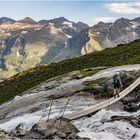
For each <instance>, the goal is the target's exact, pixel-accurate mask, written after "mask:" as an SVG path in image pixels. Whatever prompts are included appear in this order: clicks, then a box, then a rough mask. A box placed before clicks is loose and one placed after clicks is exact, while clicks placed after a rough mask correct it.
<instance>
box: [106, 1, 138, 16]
mask: <svg viewBox="0 0 140 140" xmlns="http://www.w3.org/2000/svg"><path fill="white" fill-rule="evenodd" d="M106 8H107V9H109V10H110V11H111V12H114V13H120V14H140V2H123V3H110V4H106Z"/></svg>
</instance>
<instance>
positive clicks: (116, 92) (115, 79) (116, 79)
mask: <svg viewBox="0 0 140 140" xmlns="http://www.w3.org/2000/svg"><path fill="white" fill-rule="evenodd" d="M113 86H114V98H116V96H117V97H120V95H119V93H120V90H121V87H123V85H122V81H121V78H120V76H119V74H115V75H114V76H113Z"/></svg>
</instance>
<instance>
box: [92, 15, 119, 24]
mask: <svg viewBox="0 0 140 140" xmlns="http://www.w3.org/2000/svg"><path fill="white" fill-rule="evenodd" d="M115 20H116V18H115V17H107V16H105V17H95V18H93V20H92V21H93V22H96V23H97V22H100V21H102V22H105V23H108V22H113V21H115Z"/></svg>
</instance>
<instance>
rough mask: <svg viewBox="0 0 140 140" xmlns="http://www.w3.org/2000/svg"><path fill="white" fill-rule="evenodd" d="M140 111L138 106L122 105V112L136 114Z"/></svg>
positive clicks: (132, 104) (131, 104)
mask: <svg viewBox="0 0 140 140" xmlns="http://www.w3.org/2000/svg"><path fill="white" fill-rule="evenodd" d="M139 109H140V106H139V105H137V104H135V103H129V104H128V105H124V110H125V111H128V112H136V111H138V110H139Z"/></svg>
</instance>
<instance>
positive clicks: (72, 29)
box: [0, 17, 88, 78]
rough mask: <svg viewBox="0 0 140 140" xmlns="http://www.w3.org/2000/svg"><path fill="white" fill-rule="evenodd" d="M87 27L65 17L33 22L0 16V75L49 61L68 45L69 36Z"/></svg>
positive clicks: (10, 73) (1, 76) (8, 74)
mask: <svg viewBox="0 0 140 140" xmlns="http://www.w3.org/2000/svg"><path fill="white" fill-rule="evenodd" d="M87 27H88V26H87V25H86V24H84V23H81V24H79V23H78V24H77V23H74V22H71V21H69V20H67V19H65V18H63V17H60V18H57V19H53V20H42V21H39V22H36V21H34V20H33V19H31V18H30V17H26V18H25V19H22V20H19V21H15V20H13V19H10V18H7V17H2V18H0V71H1V72H0V78H3V77H9V76H11V75H13V74H15V73H16V72H19V71H22V70H26V69H28V68H31V67H34V66H36V65H38V64H40V63H43V64H44V63H45V64H46V63H49V62H50V61H52V60H53V59H54V58H55V57H56V55H57V54H58V53H60V52H61V50H62V49H63V48H65V46H66V42H67V41H68V39H69V38H71V37H73V36H74V35H76V34H77V33H79V32H80V31H81V30H82V29H85V28H87Z"/></svg>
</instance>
